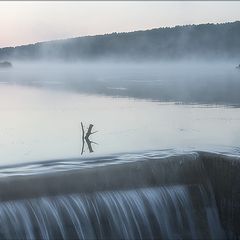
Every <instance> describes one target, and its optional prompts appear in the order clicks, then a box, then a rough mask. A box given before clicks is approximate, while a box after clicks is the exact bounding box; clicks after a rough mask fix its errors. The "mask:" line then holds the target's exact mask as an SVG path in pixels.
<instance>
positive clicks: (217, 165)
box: [0, 63, 240, 239]
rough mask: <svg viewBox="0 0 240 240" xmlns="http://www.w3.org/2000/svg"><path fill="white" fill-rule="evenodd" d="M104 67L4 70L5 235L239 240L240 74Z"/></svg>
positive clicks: (0, 171) (1, 185) (0, 226)
mask: <svg viewBox="0 0 240 240" xmlns="http://www.w3.org/2000/svg"><path fill="white" fill-rule="evenodd" d="M221 64H222V63H221ZM106 66H107V65H104V66H98V67H97V68H95V70H94V71H93V69H92V67H91V66H89V65H84V66H82V65H79V66H68V68H66V69H65V70H63V69H62V68H61V67H59V66H58V67H56V66H53V67H52V68H51V67H49V66H48V65H43V66H41V67H39V66H36V65H26V66H23V65H19V66H18V65H16V67H15V68H13V69H12V70H11V71H1V72H0V83H1V84H0V113H1V117H0V238H1V239H240V231H239V229H240V228H239V222H240V217H239V216H240V187H239V184H238V183H239V182H240V176H239V170H240V164H239V160H240V148H239V142H240V127H239V126H240V125H239V124H240V108H239V106H240V99H239V94H238V92H239V91H238V89H239V87H240V81H239V77H240V75H239V72H236V69H231V67H230V64H228V65H226V66H225V65H220V66H217V65H212V66H207V67H206V65H205V66H202V65H201V66H199V65H196V66H194V67H193V66H192V67H190V70H188V69H187V68H186V65H184V66H185V67H184V69H183V66H181V65H176V66H173V65H171V64H168V65H166V66H160V67H159V66H158V67H156V66H148V67H147V68H146V66H144V67H143V66H141V67H139V66H136V65H135V66H134V67H132V66H128V67H126V66H118V67H116V66H114V67H106ZM27 69H28V70H29V71H26V70H27ZM171 69H174V71H172V70H171ZM186 69H187V70H186ZM107 70H109V71H107ZM183 70H184V71H183ZM200 70H201V71H200ZM196 71H197V72H198V74H197V75H196ZM150 73H151V74H150ZM179 79H180V80H179ZM81 122H82V123H83V125H84V129H85V133H86V132H87V128H88V126H90V124H93V131H94V132H95V131H96V133H94V134H92V135H91V136H90V141H91V142H90V147H89V144H88V143H87V142H85V141H83V137H82V134H83V132H82V129H81V125H80V124H81ZM83 143H85V145H83Z"/></svg>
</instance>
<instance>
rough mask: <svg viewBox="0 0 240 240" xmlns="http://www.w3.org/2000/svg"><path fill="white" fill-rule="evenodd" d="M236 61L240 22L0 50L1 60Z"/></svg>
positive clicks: (239, 47)
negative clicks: (186, 59) (229, 59)
mask: <svg viewBox="0 0 240 240" xmlns="http://www.w3.org/2000/svg"><path fill="white" fill-rule="evenodd" d="M112 57H113V58H115V59H132V60H151V59H152V60H155V59H169V60H170V59H181V58H191V57H192V58H239V59H240V22H239V21H237V22H233V23H224V24H201V25H187V26H176V27H172V28H169V27H166V28H158V29H152V30H146V31H136V32H128V33H112V34H105V35H97V36H86V37H78V38H72V39H66V40H58V41H50V42H42V43H36V44H30V45H24V46H19V47H8V48H2V49H0V59H2V60H11V59H18V60H26V59H29V60H32V59H36V60H37V59H55V58H56V59H63V60H77V59H79V60H92V59H102V58H104V59H105V58H112Z"/></svg>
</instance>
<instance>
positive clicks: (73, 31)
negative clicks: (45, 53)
mask: <svg viewBox="0 0 240 240" xmlns="http://www.w3.org/2000/svg"><path fill="white" fill-rule="evenodd" d="M239 9H240V2H104V1H102V2H84V1H83V2H57V1H56V2H51V1H49V2H26V1H25V2H24V1H23V2H14V1H13V2H7V1H2V2H0V15H1V19H2V21H1V22H0V28H1V29H2V31H3V32H4V34H2V35H1V36H0V48H4V47H14V46H19V45H27V44H34V43H37V42H45V41H52V40H59V39H68V38H74V37H81V36H94V35H102V34H108V33H113V32H132V31H138V30H148V29H154V28H161V27H174V26H177V25H191V24H205V23H225V22H234V21H238V20H240V15H239ZM53 12H54V14H53ZM123 13H124V17H123Z"/></svg>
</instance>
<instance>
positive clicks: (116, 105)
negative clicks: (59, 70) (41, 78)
mask: <svg viewBox="0 0 240 240" xmlns="http://www.w3.org/2000/svg"><path fill="white" fill-rule="evenodd" d="M0 113H1V117H0V164H1V165H8V164H14V163H21V162H29V161H31V162H32V161H39V160H41V161H42V160H50V159H65V158H66V159H67V158H81V157H85V156H98V155H102V154H112V153H122V152H124V153H126V152H138V151H148V150H155V149H168V148H180V149H197V150H202V149H203V150H205V149H208V150H215V149H220V150H221V149H226V148H229V149H238V146H239V143H240V128H239V123H240V109H239V108H234V107H226V106H221V105H197V104H195V105H184V104H175V103H171V102H168V103H164V102H151V101H147V100H136V99H133V98H116V97H110V96H109V97H104V96H99V95H93V94H92V95H87V94H80V93H74V92H70V91H69V92H65V91H61V90H58V91H55V90H49V89H45V88H36V87H27V86H17V85H8V84H4V83H3V84H1V85H0ZM81 122H83V124H84V126H85V128H87V127H88V125H89V124H93V125H94V127H93V130H94V131H97V133H95V134H93V135H92V136H91V140H92V141H94V142H95V143H96V144H92V148H93V151H94V152H93V153H91V155H90V153H89V150H88V148H87V146H85V151H84V152H83V154H82V155H81V149H82V132H81V126H80V123H81Z"/></svg>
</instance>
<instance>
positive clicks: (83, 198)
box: [0, 185, 224, 239]
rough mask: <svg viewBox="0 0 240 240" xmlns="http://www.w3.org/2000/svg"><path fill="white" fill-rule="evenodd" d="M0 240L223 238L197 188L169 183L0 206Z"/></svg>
mask: <svg viewBox="0 0 240 240" xmlns="http://www.w3.org/2000/svg"><path fill="white" fill-rule="evenodd" d="M196 198H197V199H198V201H195V200H196ZM194 199H195V200H194ZM0 238H1V239H206V238H208V239H221V238H224V234H223V231H222V229H221V226H220V221H219V218H218V213H217V209H216V206H215V203H214V201H213V199H212V197H211V194H209V192H208V191H206V189H205V188H204V187H203V186H202V185H172V186H162V187H151V188H139V189H131V190H121V191H105V192H94V193H89V194H83V193H82V194H69V195H60V196H53V197H41V198H33V199H23V200H14V201H6V202H2V203H0Z"/></svg>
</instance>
